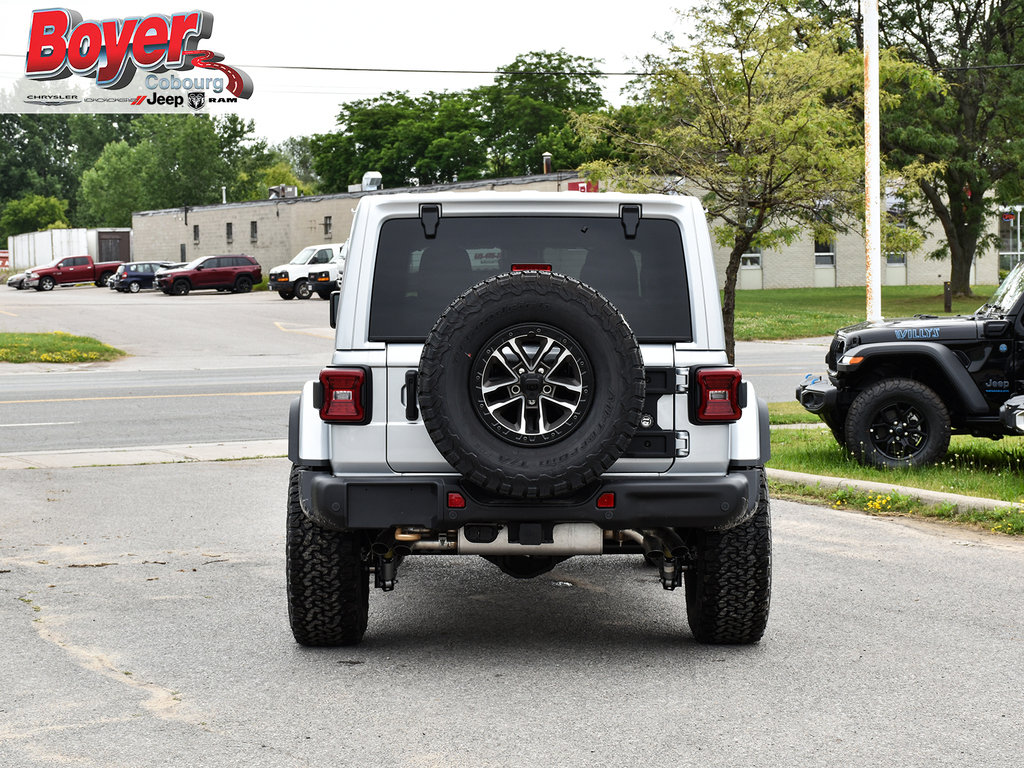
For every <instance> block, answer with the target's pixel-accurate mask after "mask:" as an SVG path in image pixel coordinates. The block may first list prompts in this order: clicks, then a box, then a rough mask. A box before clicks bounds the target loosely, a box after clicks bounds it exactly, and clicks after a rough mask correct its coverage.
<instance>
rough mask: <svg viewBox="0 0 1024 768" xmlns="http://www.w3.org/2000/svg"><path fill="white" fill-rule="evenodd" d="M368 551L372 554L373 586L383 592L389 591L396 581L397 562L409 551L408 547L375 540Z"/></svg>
mask: <svg viewBox="0 0 1024 768" xmlns="http://www.w3.org/2000/svg"><path fill="white" fill-rule="evenodd" d="M370 552H372V553H373V556H374V566H373V586H374V588H375V589H379V590H381V591H383V592H390V591H391V590H393V589H394V588H395V582H396V581H398V564H399V563H400V562H402V557H403V556H404V555H407V554H408V553H409V549H408V547H406V546H397V545H396V544H394V543H393V542H385V541H375V542H373V544H372V545H371V547H370Z"/></svg>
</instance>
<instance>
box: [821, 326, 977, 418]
mask: <svg viewBox="0 0 1024 768" xmlns="http://www.w3.org/2000/svg"><path fill="white" fill-rule="evenodd" d="M917 356H919V357H923V358H926V359H927V360H929V361H930V362H931V363H933V364H934V366H935V368H936V369H937V370H938V371H939V373H940V374H941V375H943V376H945V377H946V382H947V383H948V384H949V387H947V388H946V389H947V390H948V394H949V395H950V396H951V397H953V398H956V399H957V400H958V404H959V405H960V406H961V407H962V408H963V410H964V412H966V413H967V414H968V415H971V416H984V415H987V414H988V413H989V405H988V402H987V401H986V400H985V398H984V397H983V396H982V394H981V391H980V390H979V389H978V385H977V384H976V383H975V381H974V379H972V378H971V376H970V374H969V373H968V371H967V369H966V368H965V367H964V365H963V363H962V362H961V361H960V358H958V357H957V356H956V354H955V353H954V352H953V351H952V350H951V349H950V348H949V347H946V346H943V345H942V344H933V343H930V342H917V341H914V342H906V341H894V342H889V343H881V344H877V343H873V344H861V345H860V346H856V347H853V348H851V349H848V350H846V351H845V352H844V353H843V357H842V358H841V360H842V359H848V358H856V357H860V358H863V359H862V360H861V361H860V362H857V363H843V362H841V360H839V361H836V369H837V375H836V376H835V377H830V378H833V379H834V383H835V384H836V385H837V386H839V387H840V388H841V389H842V388H843V387H842V381H843V379H847V380H849V379H850V378H855V377H859V376H860V375H861V374H862V373H864V372H867V371H869V370H870V369H872V368H874V367H877V365H878V363H880V362H881V361H883V360H885V359H891V360H892V361H894V362H896V364H897V365H899V366H901V367H905V366H906V365H907V360H908V358H912V357H917ZM925 383H926V384H930V382H925Z"/></svg>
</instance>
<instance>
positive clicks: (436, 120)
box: [311, 92, 487, 192]
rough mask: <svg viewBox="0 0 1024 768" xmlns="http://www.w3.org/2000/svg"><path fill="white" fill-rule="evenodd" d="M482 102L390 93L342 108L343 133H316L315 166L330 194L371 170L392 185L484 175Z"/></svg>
mask: <svg viewBox="0 0 1024 768" xmlns="http://www.w3.org/2000/svg"><path fill="white" fill-rule="evenodd" d="M477 107H478V105H477V103H476V101H475V98H474V97H473V95H471V94H468V93H427V94H425V95H423V96H420V97H413V96H410V95H409V94H407V93H404V92H390V93H385V94H383V95H381V96H376V97H373V98H370V99H360V100H359V101H354V102H351V103H349V104H345V105H343V106H342V109H341V112H340V113H339V115H338V131H337V132H335V133H330V134H320V135H317V136H313V137H312V140H311V147H312V152H313V155H314V161H313V170H314V172H315V173H316V174H317V175H318V176H319V177H320V178H321V180H322V185H323V189H324V191H326V192H344V191H346V190H347V189H348V185H349V184H356V183H358V182H359V181H360V180H361V179H362V177H363V174H364V173H365V172H366V171H379V172H380V173H381V175H382V176H383V178H384V183H385V184H386V185H389V186H405V185H408V184H413V183H420V184H436V183H442V182H451V181H455V180H457V179H459V178H462V179H467V178H479V177H480V176H482V175H483V174H484V170H485V169H486V167H487V153H486V147H485V146H484V145H483V144H482V143H481V142H480V141H479V139H478V137H479V136H480V134H481V132H482V124H481V120H480V116H479V110H478V108H477Z"/></svg>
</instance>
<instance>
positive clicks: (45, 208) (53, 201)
mask: <svg viewBox="0 0 1024 768" xmlns="http://www.w3.org/2000/svg"><path fill="white" fill-rule="evenodd" d="M67 226H68V201H67V200H58V199H57V198H55V197H44V196H43V195H32V194H30V195H25V196H24V197H20V198H18V199H17V200H11V201H9V202H8V203H7V204H6V205H4V206H3V213H0V243H6V242H7V238H8V237H10V236H12V235H20V234H22V233H24V232H40V231H42V230H44V229H53V228H54V227H67ZM5 247H6V246H5Z"/></svg>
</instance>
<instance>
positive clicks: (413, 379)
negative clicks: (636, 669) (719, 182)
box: [286, 192, 771, 646]
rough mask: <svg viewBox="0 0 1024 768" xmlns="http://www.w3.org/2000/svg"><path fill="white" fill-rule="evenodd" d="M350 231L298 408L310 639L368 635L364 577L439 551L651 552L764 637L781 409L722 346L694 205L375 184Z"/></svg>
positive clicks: (292, 543) (692, 595)
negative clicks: (332, 329) (773, 442)
mask: <svg viewBox="0 0 1024 768" xmlns="http://www.w3.org/2000/svg"><path fill="white" fill-rule="evenodd" d="M348 242H349V249H348V262H347V265H346V277H345V283H344V287H343V288H342V290H341V291H340V292H339V293H336V294H335V295H334V296H333V297H332V302H331V307H332V320H333V321H334V323H335V325H336V328H337V336H336V343H335V351H334V355H333V358H332V359H331V362H330V364H329V365H328V366H327V367H325V368H324V369H323V370H322V371H321V372H320V377H319V379H318V380H317V381H310V382H307V383H306V384H305V386H304V387H303V390H302V395H301V396H300V397H299V398H298V399H297V400H296V401H295V402H294V403H293V404H292V408H291V413H290V421H289V458H290V459H291V461H292V464H293V469H292V472H291V478H290V481H289V487H288V510H287V514H288V528H287V566H286V567H287V577H288V583H287V590H288V611H289V617H290V621H291V627H292V632H293V634H294V636H295V639H296V640H297V641H298V642H299V643H302V644H303V645H312V646H331V645H351V644H355V643H358V642H359V641H360V640H361V638H362V636H363V634H364V632H365V631H366V626H367V615H368V606H369V592H370V589H369V585H370V581H371V579H372V581H373V584H374V586H375V587H377V588H379V589H381V590H382V591H385V592H387V591H389V590H391V589H393V588H394V586H395V583H396V578H397V574H398V571H399V570H400V567H401V564H402V562H403V560H404V559H405V558H407V557H412V556H439V555H480V556H481V557H483V558H485V559H486V560H488V561H489V562H491V563H493V564H494V565H495V566H497V567H498V568H500V569H501V570H502V571H504V572H505V573H507V574H509V575H511V576H514V577H516V578H531V577H534V576H538V575H540V574H543V573H546V572H547V571H549V570H551V569H552V568H553V567H554V566H555V565H556V564H558V563H559V562H561V561H562V560H565V559H567V558H569V557H572V556H574V555H628V556H635V557H640V556H642V557H644V558H645V559H646V561H647V562H648V563H649V564H650V565H651V566H652V568H653V569H656V571H657V573H658V580H660V583H661V585H662V586H663V587H664V588H665V589H670V590H671V589H675V588H676V587H679V586H682V585H685V593H686V611H687V617H688V620H689V626H690V629H691V631H692V632H693V635H694V637H695V638H696V639H697V640H698V641H700V642H705V643H754V642H757V641H758V640H759V639H760V638H761V636H762V634H763V632H764V628H765V625H766V622H767V619H768V605H769V595H770V590H771V532H770V523H769V500H768V492H767V486H766V482H765V476H764V463H765V461H767V459H768V453H769V442H768V412H767V407H766V406H765V404H764V402H763V401H760V400H758V399H757V398H756V397H755V396H754V391H753V387H752V386H751V385H750V384H749V383H748V382H746V381H744V380H743V379H742V376H741V374H740V372H739V371H738V370H736V369H735V368H733V367H731V366H730V365H729V364H728V362H727V359H726V355H725V352H724V348H725V344H724V335H723V330H722V317H721V308H720V304H719V298H718V290H717V283H716V279H715V271H714V264H713V261H712V250H711V241H710V238H709V235H708V229H707V224H706V221H705V218H704V213H703V210H702V208H701V206H700V203H699V201H697V200H696V199H694V198H689V197H680V196H661V195H622V194H581V193H573V192H570V193H540V192H525V193H524V192H518V193H510V194H506V193H494V192H482V193H423V194H395V195H369V196H366V197H363V198H362V199H361V200H360V202H359V205H358V208H357V210H356V213H355V218H354V220H353V224H352V232H351V236H350V238H349V241H348ZM652 580H654V579H652Z"/></svg>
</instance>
